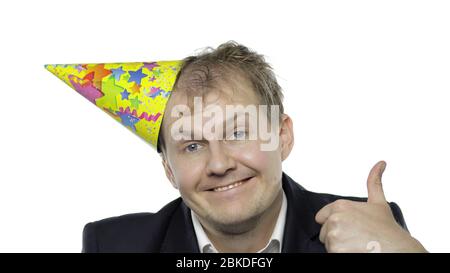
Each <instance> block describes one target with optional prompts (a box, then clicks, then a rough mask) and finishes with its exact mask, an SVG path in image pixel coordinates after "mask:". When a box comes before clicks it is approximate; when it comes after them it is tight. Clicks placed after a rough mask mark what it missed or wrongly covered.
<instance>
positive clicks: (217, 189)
mask: <svg viewBox="0 0 450 273" xmlns="http://www.w3.org/2000/svg"><path fill="white" fill-rule="evenodd" d="M242 183H244V182H236V183H234V184H231V185H228V186H224V187H218V188H215V189H214V191H226V190H229V189H232V188H235V187H237V186H239V185H241V184H242Z"/></svg>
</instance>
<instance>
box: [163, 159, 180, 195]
mask: <svg viewBox="0 0 450 273" xmlns="http://www.w3.org/2000/svg"><path fill="white" fill-rule="evenodd" d="M161 157H162V161H161V162H162V164H163V166H164V171H165V172H166V176H167V179H169V181H170V184H172V186H173V187H174V188H175V189H178V185H177V183H176V182H175V177H174V175H173V172H172V169H171V168H170V166H169V163H168V162H167V159H166V158H165V156H163V155H161Z"/></svg>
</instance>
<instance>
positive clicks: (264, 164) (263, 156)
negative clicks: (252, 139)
mask: <svg viewBox="0 0 450 273" xmlns="http://www.w3.org/2000/svg"><path fill="white" fill-rule="evenodd" d="M237 157H238V158H240V161H242V162H245V164H246V165H247V166H250V167H251V168H253V169H255V170H259V171H260V172H267V171H272V170H274V169H278V168H279V167H278V165H280V157H279V155H278V153H277V152H276V151H270V152H267V151H261V149H260V147H259V145H254V146H252V147H248V148H247V149H245V151H240V152H239V153H237Z"/></svg>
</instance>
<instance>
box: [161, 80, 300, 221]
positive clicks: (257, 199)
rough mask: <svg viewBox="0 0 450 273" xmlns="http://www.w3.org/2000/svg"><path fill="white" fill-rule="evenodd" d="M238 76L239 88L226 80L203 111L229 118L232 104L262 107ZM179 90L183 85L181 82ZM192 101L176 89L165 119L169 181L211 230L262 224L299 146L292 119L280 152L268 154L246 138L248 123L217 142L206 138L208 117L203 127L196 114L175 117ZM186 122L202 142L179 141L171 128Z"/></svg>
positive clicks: (283, 128) (285, 120)
mask: <svg viewBox="0 0 450 273" xmlns="http://www.w3.org/2000/svg"><path fill="white" fill-rule="evenodd" d="M236 77H237V78H238V79H239V80H237V81H236V82H235V83H234V84H232V85H230V84H227V83H226V82H223V81H222V83H221V84H219V85H218V86H216V88H214V90H210V91H209V92H208V93H206V95H205V96H204V97H203V99H202V100H203V110H205V109H208V107H211V106H215V107H219V108H220V109H222V110H223V113H225V112H226V110H225V109H226V106H227V105H242V106H244V107H245V106H248V105H256V107H258V106H259V99H258V97H257V95H256V94H255V92H254V91H253V90H252V88H251V85H250V83H249V82H248V81H247V80H246V79H244V78H240V77H239V76H238V75H236ZM180 80H181V79H180ZM178 86H183V84H182V83H179V85H178ZM233 89H234V93H233ZM230 98H231V99H230ZM191 100H192V98H191ZM187 102H188V98H187V96H186V95H185V92H183V90H182V88H178V89H176V91H174V92H173V94H172V96H171V98H170V100H169V102H168V104H167V108H166V111H165V115H164V119H163V126H162V128H161V130H163V137H164V141H165V147H166V154H165V157H164V158H163V165H164V167H165V170H166V174H167V176H168V178H169V180H170V181H171V183H172V184H173V186H174V187H176V188H177V189H178V190H179V191H180V194H181V196H182V198H183V200H184V202H185V203H186V204H187V205H188V206H189V207H190V208H191V209H192V210H193V211H194V212H195V213H196V214H197V215H198V216H199V217H200V219H201V220H203V221H207V222H208V223H209V224H211V225H214V226H216V227H219V228H223V229H226V228H227V227H232V226H236V225H239V224H244V225H245V222H246V221H251V220H252V219H258V217H259V216H260V215H262V214H263V213H264V212H265V211H267V210H268V209H269V208H270V207H271V206H272V205H273V204H274V201H275V199H276V198H277V197H280V194H281V175H282V169H281V162H282V161H283V160H284V159H285V158H286V157H287V156H288V154H289V152H290V150H291V149H292V145H293V134H292V122H291V120H290V118H289V117H288V116H287V115H283V117H282V122H281V124H280V125H279V126H280V127H279V128H277V130H276V131H275V132H272V133H273V135H274V137H279V145H277V148H276V149H272V150H271V151H262V150H261V143H263V141H262V140H260V139H259V138H257V139H256V140H249V139H248V137H245V135H246V134H247V135H248V134H249V130H251V128H249V126H248V124H244V125H242V124H240V125H238V126H237V127H234V126H231V127H230V126H224V130H223V135H222V138H221V137H220V136H219V135H217V136H216V137H217V138H211V137H208V138H207V139H206V138H204V137H203V134H202V133H203V132H202V128H203V125H204V124H205V123H206V122H208V121H210V120H209V119H208V118H205V117H203V118H202V121H201V123H197V125H200V126H196V125H194V121H193V120H194V116H195V114H194V112H193V111H192V112H191V115H183V116H182V117H172V116H171V112H172V109H173V108H174V107H176V106H177V105H187ZM194 110H195V109H194ZM197 114H198V113H197ZM200 114H201V112H200ZM226 118H227V116H226V115H224V117H223V120H222V119H220V120H218V122H219V123H221V124H222V123H223V124H225V120H226ZM257 118H258V121H259V122H262V121H263V122H266V123H267V122H268V119H267V116H265V115H259V116H258V117H257ZM180 119H185V121H187V123H189V124H192V127H191V130H190V131H192V132H194V131H197V132H201V134H202V139H201V140H194V139H191V140H176V139H174V137H173V136H174V134H173V132H172V130H171V129H172V127H173V126H174V124H175V123H176V122H175V121H177V120H180ZM260 119H261V120H260ZM215 122H217V118H216V121H215ZM277 122H278V120H277ZM225 127H226V128H225ZM230 138H231V139H230ZM278 200H279V199H278Z"/></svg>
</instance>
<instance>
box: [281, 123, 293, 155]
mask: <svg viewBox="0 0 450 273" xmlns="http://www.w3.org/2000/svg"><path fill="white" fill-rule="evenodd" d="M280 145H281V160H282V161H284V160H285V159H286V158H287V157H288V156H289V154H290V153H291V151H292V147H294V128H293V124H292V119H291V118H290V117H289V116H288V115H287V114H282V116H281V124H280Z"/></svg>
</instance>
